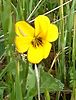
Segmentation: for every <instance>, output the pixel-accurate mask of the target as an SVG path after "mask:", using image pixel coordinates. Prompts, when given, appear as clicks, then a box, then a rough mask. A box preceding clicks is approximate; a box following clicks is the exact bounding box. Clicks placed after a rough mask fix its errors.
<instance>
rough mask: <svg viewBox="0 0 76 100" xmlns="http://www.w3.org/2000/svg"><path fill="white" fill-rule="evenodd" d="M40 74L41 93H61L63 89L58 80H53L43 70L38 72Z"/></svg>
mask: <svg viewBox="0 0 76 100" xmlns="http://www.w3.org/2000/svg"><path fill="white" fill-rule="evenodd" d="M40 72H41V74H40V76H41V79H40V80H41V92H42V93H43V92H45V91H46V90H48V91H49V92H51V91H61V90H62V89H63V86H64V85H63V84H62V83H61V82H60V80H58V79H56V78H54V77H53V76H52V75H50V74H48V73H47V72H44V71H43V70H41V71H40Z"/></svg>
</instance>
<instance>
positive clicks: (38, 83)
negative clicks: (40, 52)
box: [35, 64, 40, 100]
mask: <svg viewBox="0 0 76 100" xmlns="http://www.w3.org/2000/svg"><path fill="white" fill-rule="evenodd" d="M35 73H36V80H37V88H38V100H40V82H39V72H38V68H37V65H36V64H35Z"/></svg>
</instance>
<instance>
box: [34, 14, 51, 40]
mask: <svg viewBox="0 0 76 100" xmlns="http://www.w3.org/2000/svg"><path fill="white" fill-rule="evenodd" d="M34 23H35V36H37V35H39V36H40V37H43V38H45V37H46V33H47V31H48V27H49V25H50V20H49V18H48V17H47V16H44V15H39V16H38V17H36V18H35V22H34Z"/></svg>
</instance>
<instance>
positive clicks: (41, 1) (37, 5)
mask: <svg viewBox="0 0 76 100" xmlns="http://www.w3.org/2000/svg"><path fill="white" fill-rule="evenodd" d="M41 2H42V0H40V1H39V2H38V3H37V5H36V7H35V8H34V10H33V11H32V12H31V14H30V15H29V17H28V18H27V20H26V21H29V19H30V18H31V16H32V15H33V13H34V12H35V10H36V9H37V7H38V6H39V5H40V3H41Z"/></svg>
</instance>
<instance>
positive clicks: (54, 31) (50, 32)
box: [46, 24, 58, 42]
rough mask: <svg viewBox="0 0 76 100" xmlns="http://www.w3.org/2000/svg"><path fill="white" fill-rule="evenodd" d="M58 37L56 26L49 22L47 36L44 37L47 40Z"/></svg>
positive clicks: (50, 40)
mask: <svg viewBox="0 0 76 100" xmlns="http://www.w3.org/2000/svg"><path fill="white" fill-rule="evenodd" d="M57 38H58V28H57V26H56V25H54V24H50V25H49V27H48V32H47V37H46V39H47V40H48V41H49V42H53V41H55V40H56V39H57Z"/></svg>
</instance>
